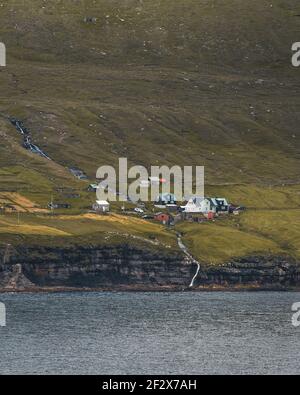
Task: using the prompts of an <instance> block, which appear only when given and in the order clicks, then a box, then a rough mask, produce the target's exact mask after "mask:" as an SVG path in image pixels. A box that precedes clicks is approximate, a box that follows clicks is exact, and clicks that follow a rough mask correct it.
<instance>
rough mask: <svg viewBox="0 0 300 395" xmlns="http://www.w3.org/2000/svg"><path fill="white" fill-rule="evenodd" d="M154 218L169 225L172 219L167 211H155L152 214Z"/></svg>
mask: <svg viewBox="0 0 300 395" xmlns="http://www.w3.org/2000/svg"><path fill="white" fill-rule="evenodd" d="M154 219H155V221H158V222H161V223H162V224H164V225H170V224H171V223H172V221H173V217H172V216H171V215H170V214H167V213H157V214H155V215H154Z"/></svg>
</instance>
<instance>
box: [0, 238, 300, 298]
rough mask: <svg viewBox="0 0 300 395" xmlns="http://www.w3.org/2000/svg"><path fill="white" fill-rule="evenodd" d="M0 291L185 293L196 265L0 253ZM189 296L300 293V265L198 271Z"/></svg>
mask: <svg viewBox="0 0 300 395" xmlns="http://www.w3.org/2000/svg"><path fill="white" fill-rule="evenodd" d="M0 257H1V258H0V259H1V262H2V264H1V266H0V291H1V292H9V291H43V290H45V291H48V290H49V291H50V290H54V291H55V290H73V289H75V290H76V289H77V290H81V289H82V290H96V289H97V290H136V291H137V290H140V291H159V290H161V291H163V290H170V291H181V290H190V289H191V288H190V287H189V285H190V283H191V279H192V278H193V276H194V275H195V272H196V269H197V268H196V265H195V264H194V263H193V262H191V261H190V260H189V259H188V258H187V257H186V256H184V254H181V253H180V252H171V251H159V250H158V251H155V250H151V249H149V250H147V249H144V248H139V247H133V246H129V245H119V246H113V247H108V246H105V247H103V246H102V247H95V246H94V247H79V246H72V247H66V248H62V247H60V248H56V247H45V246H30V247H22V246H19V247H16V248H14V249H13V250H12V251H11V252H10V253H9V255H7V251H5V249H0ZM192 289H193V290H206V289H207V290H219V289H220V290H222V289H228V290H242V289H278V290H287V289H300V265H299V262H296V261H294V260H293V259H287V258H283V257H247V258H243V259H237V260H233V261H231V262H228V263H226V264H224V265H221V266H208V265H205V264H203V265H201V269H200V271H199V273H198V275H197V278H196V279H195V282H194V286H193V288H192Z"/></svg>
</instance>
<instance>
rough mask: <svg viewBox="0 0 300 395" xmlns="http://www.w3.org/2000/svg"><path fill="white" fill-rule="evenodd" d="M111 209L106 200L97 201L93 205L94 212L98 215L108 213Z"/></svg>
mask: <svg viewBox="0 0 300 395" xmlns="http://www.w3.org/2000/svg"><path fill="white" fill-rule="evenodd" d="M109 209H110V204H109V203H108V202H107V201H106V200H97V201H96V203H95V204H94V205H93V210H95V211H97V212H98V213H108V212H109Z"/></svg>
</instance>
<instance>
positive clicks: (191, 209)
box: [182, 196, 217, 213]
mask: <svg viewBox="0 0 300 395" xmlns="http://www.w3.org/2000/svg"><path fill="white" fill-rule="evenodd" d="M182 208H183V209H184V212H185V213H216V212H217V206H216V204H215V203H214V202H213V200H212V199H209V198H204V197H197V196H194V197H192V198H190V200H189V201H188V202H187V204H186V205H185V206H182Z"/></svg>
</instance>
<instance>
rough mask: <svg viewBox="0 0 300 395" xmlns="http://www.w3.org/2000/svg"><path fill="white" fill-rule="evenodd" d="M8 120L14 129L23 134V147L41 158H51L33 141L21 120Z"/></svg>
mask: <svg viewBox="0 0 300 395" xmlns="http://www.w3.org/2000/svg"><path fill="white" fill-rule="evenodd" d="M9 120H10V122H11V124H12V125H13V126H14V127H15V128H16V130H17V131H18V132H19V133H20V134H21V135H22V136H23V144H22V145H23V147H24V148H25V149H27V150H29V151H31V152H32V153H34V154H37V155H39V156H41V157H43V158H46V159H48V160H51V158H49V156H48V155H47V154H46V153H45V152H44V151H42V150H41V149H40V148H39V147H38V146H37V145H36V144H34V143H33V141H32V136H31V132H30V130H29V129H28V128H26V127H25V126H24V124H23V122H22V121H20V120H18V119H15V118H9Z"/></svg>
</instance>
